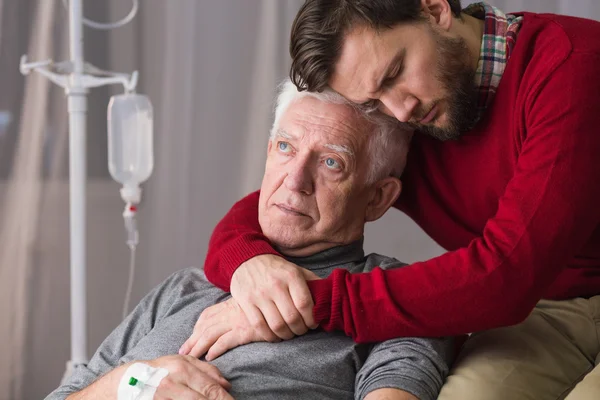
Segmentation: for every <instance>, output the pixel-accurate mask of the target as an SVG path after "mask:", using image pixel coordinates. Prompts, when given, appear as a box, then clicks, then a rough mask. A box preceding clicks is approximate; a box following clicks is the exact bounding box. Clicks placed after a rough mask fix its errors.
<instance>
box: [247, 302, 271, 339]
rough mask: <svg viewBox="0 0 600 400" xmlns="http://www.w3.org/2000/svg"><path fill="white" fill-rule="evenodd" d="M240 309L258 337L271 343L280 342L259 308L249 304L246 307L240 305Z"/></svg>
mask: <svg viewBox="0 0 600 400" xmlns="http://www.w3.org/2000/svg"><path fill="white" fill-rule="evenodd" d="M240 307H241V308H242V311H244V315H246V319H247V320H248V323H249V324H250V326H252V329H254V331H255V332H256V334H257V335H258V336H260V337H261V338H263V340H265V341H267V342H271V343H274V342H277V341H279V340H280V339H279V337H277V335H276V334H275V333H274V332H273V331H272V330H271V328H269V325H268V324H267V321H266V320H265V318H264V316H263V314H262V312H261V311H260V309H259V308H258V307H256V306H255V305H253V304H249V303H246V304H245V305H244V306H242V305H240Z"/></svg>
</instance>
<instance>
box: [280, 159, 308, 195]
mask: <svg viewBox="0 0 600 400" xmlns="http://www.w3.org/2000/svg"><path fill="white" fill-rule="evenodd" d="M285 185H286V187H287V188H288V189H289V190H292V191H295V192H303V193H305V194H311V193H312V191H313V179H312V175H311V171H310V170H309V168H308V165H307V163H306V162H305V161H302V160H295V162H293V163H290V164H289V165H288V171H287V176H286V177H285Z"/></svg>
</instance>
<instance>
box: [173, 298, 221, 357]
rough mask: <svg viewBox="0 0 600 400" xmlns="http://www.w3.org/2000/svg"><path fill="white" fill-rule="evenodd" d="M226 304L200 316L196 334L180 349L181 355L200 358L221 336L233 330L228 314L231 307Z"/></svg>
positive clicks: (206, 310)
mask: <svg viewBox="0 0 600 400" xmlns="http://www.w3.org/2000/svg"><path fill="white" fill-rule="evenodd" d="M225 303H226V302H222V303H218V304H216V306H219V307H215V306H211V307H209V308H207V309H205V310H204V311H203V312H202V314H200V318H198V322H196V326H195V327H194V332H193V333H192V335H191V336H190V337H189V338H188V339H187V340H186V341H185V343H184V344H183V345H182V346H181V347H180V348H179V354H181V355H187V354H189V355H193V356H194V357H200V356H202V355H203V354H204V353H205V352H206V351H207V350H208V348H209V347H210V346H211V345H212V344H213V343H214V342H215V341H216V340H217V339H218V338H219V337H220V336H221V335H223V334H224V333H226V332H227V331H229V330H230V329H231V328H230V325H231V323H230V321H229V315H230V314H229V313H227V309H228V308H229V307H228V306H227V305H226V304H225Z"/></svg>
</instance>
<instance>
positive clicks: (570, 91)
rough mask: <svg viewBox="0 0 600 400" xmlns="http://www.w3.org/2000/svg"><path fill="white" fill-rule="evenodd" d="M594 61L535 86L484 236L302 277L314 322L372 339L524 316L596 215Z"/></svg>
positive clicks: (597, 83)
mask: <svg viewBox="0 0 600 400" xmlns="http://www.w3.org/2000/svg"><path fill="white" fill-rule="evenodd" d="M599 63H600V59H599V57H598V56H595V55H589V54H588V55H585V54H581V53H579V54H571V56H570V57H569V59H568V60H567V61H565V62H564V63H563V64H562V65H561V66H560V67H558V69H557V70H556V71H555V72H554V74H553V76H552V78H551V79H548V80H547V81H546V82H544V83H543V85H542V86H541V87H538V89H537V90H536V91H532V93H531V98H530V101H528V110H527V112H526V119H527V120H526V126H527V138H526V139H524V142H523V145H522V150H521V153H520V155H519V159H518V163H517V166H516V169H515V174H514V176H513V178H512V179H511V181H510V182H509V184H508V186H507V188H506V190H505V192H504V194H503V196H501V198H500V199H499V203H498V209H497V212H496V215H495V216H494V217H493V218H491V219H490V220H488V222H487V223H486V225H485V227H484V230H483V234H482V236H481V237H479V238H477V239H475V240H473V241H472V242H471V243H470V244H469V245H468V246H467V247H466V248H462V249H459V250H456V251H452V252H448V253H446V254H444V255H442V256H440V257H437V258H434V259H431V260H429V261H426V262H421V263H417V264H413V265H411V266H408V267H405V268H402V269H398V270H388V271H382V270H380V269H376V270H375V271H373V272H372V273H365V274H348V273H347V271H344V270H336V271H334V273H333V274H332V275H331V276H330V277H329V278H328V279H325V280H320V281H312V282H309V286H310V288H311V291H312V293H313V297H314V298H315V304H316V305H315V309H314V313H315V318H316V320H317V322H319V323H320V324H321V326H322V327H324V328H325V329H326V330H343V331H344V332H345V333H346V334H347V335H348V336H351V337H352V338H354V339H355V340H356V341H359V342H375V341H382V340H386V339H390V338H393V337H400V336H446V335H455V334H463V333H468V332H474V331H479V330H485V329H491V328H495V327H499V326H506V325H512V324H516V323H519V322H521V321H522V320H524V319H525V318H526V317H527V316H528V315H529V313H530V312H531V310H532V309H533V308H534V307H535V304H536V303H537V302H538V301H539V300H540V299H541V298H542V296H543V295H544V292H545V291H546V290H547V289H548V288H549V287H550V285H551V284H552V283H553V281H554V280H555V279H556V278H557V276H558V275H559V273H560V272H561V271H562V270H563V269H564V268H565V266H566V265H567V264H568V262H569V260H570V259H571V258H572V257H574V256H575V255H576V254H577V252H578V251H579V250H581V248H582V247H583V246H584V245H585V243H586V241H587V240H589V238H590V236H591V235H592V233H593V231H594V229H595V228H596V227H597V226H598V225H599V223H600V183H599V182H600V162H599V161H598V159H599V157H600V133H599V129H598V116H599V115H600V102H598V94H599V93H600V79H597V75H598V69H597V65H598V64H599Z"/></svg>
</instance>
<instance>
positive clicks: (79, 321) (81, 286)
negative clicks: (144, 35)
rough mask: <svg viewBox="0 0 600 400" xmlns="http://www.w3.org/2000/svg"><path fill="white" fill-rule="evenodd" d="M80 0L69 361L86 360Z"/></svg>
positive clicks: (73, 42)
mask: <svg viewBox="0 0 600 400" xmlns="http://www.w3.org/2000/svg"><path fill="white" fill-rule="evenodd" d="M82 20H83V10H82V0H71V1H70V7H69V31H70V38H69V47H70V53H71V61H72V62H73V68H74V69H73V73H72V74H71V75H70V76H69V80H70V84H69V88H68V90H67V96H68V111H69V200H70V235H71V249H70V250H71V254H70V255H71V364H72V367H74V366H76V365H78V364H85V363H87V361H88V360H87V355H86V354H87V333H86V329H87V321H86V308H87V307H86V290H85V289H86V251H85V250H86V249H85V245H86V240H85V238H86V224H85V217H86V215H85V208H86V207H85V187H86V175H87V174H86V170H87V168H86V151H87V150H86V132H85V131H86V121H85V119H86V112H87V98H86V94H87V89H86V88H85V87H84V85H83V82H82V77H83V22H82Z"/></svg>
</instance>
